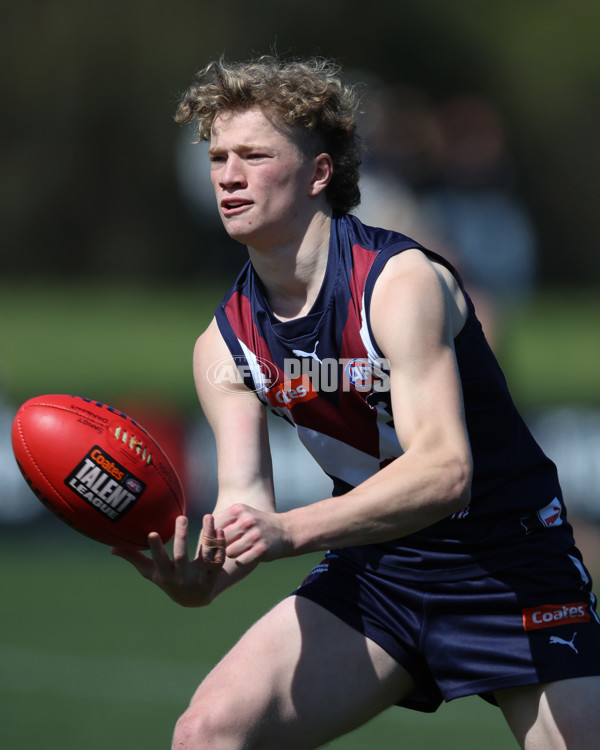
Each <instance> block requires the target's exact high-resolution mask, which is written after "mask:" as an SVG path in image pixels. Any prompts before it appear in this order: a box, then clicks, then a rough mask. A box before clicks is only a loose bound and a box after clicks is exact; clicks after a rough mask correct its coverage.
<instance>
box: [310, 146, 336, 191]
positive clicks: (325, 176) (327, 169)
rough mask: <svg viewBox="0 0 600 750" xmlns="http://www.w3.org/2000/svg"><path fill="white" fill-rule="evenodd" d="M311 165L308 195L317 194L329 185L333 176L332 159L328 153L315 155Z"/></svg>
mask: <svg viewBox="0 0 600 750" xmlns="http://www.w3.org/2000/svg"><path fill="white" fill-rule="evenodd" d="M313 166H314V169H313V175H312V179H311V182H310V195H319V193H321V192H323V190H325V188H326V187H327V185H329V182H330V181H331V178H332V177H333V160H332V158H331V156H329V154H325V153H323V154H319V155H318V156H315V158H314V160H313Z"/></svg>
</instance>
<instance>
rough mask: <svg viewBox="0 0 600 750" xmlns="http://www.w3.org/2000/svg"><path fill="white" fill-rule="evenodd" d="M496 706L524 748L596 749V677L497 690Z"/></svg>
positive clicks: (599, 689)
mask: <svg viewBox="0 0 600 750" xmlns="http://www.w3.org/2000/svg"><path fill="white" fill-rule="evenodd" d="M495 697H496V699H497V701H498V704H499V706H500V708H501V709H502V711H503V713H504V716H505V717H506V720H507V722H508V725H509V726H510V728H511V730H512V732H513V734H514V735H515V737H516V738H517V740H518V741H519V743H520V745H521V747H523V748H525V749H526V750H566V749H568V750H596V748H598V746H599V743H600V713H599V712H598V705H599V704H600V676H598V677H575V678H572V679H568V680H560V681H557V682H549V683H545V684H542V685H529V686H526V687H521V688H510V689H508V690H501V691H498V692H497V693H496V695H495Z"/></svg>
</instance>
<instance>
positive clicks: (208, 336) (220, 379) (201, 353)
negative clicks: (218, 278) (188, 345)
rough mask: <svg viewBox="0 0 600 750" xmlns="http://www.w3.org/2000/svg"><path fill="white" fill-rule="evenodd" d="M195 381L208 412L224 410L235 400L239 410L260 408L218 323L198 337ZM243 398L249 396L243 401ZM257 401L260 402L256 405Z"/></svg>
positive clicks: (194, 362)
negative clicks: (238, 368)
mask: <svg viewBox="0 0 600 750" xmlns="http://www.w3.org/2000/svg"><path fill="white" fill-rule="evenodd" d="M193 368H194V382H195V384H196V390H197V392H198V397H199V399H200V403H201V404H202V407H203V409H204V411H205V412H207V413H209V412H210V411H212V410H213V408H214V409H218V408H222V407H223V405H224V403H225V402H227V401H229V400H230V399H231V397H232V396H233V397H235V404H236V406H237V407H242V406H243V405H245V404H246V403H248V402H249V403H250V404H251V405H253V406H256V405H258V403H259V402H258V399H257V398H256V396H255V395H254V394H253V393H252V392H251V391H250V390H249V389H248V388H247V387H246V386H245V385H244V382H243V380H242V379H241V377H240V376H239V374H238V370H237V367H236V364H235V361H234V359H233V356H232V355H231V352H230V351H229V348H228V346H227V344H226V343H225V340H224V339H223V336H222V335H221V332H220V330H219V326H218V325H217V322H216V320H215V319H214V318H213V320H212V322H211V323H210V325H209V326H208V328H207V329H206V330H205V331H204V332H203V333H202V334H201V335H200V336H199V337H198V339H197V341H196V344H195V346H194V358H193ZM240 396H249V397H250V398H247V399H245V400H242V401H241V400H240ZM255 402H256V403H255Z"/></svg>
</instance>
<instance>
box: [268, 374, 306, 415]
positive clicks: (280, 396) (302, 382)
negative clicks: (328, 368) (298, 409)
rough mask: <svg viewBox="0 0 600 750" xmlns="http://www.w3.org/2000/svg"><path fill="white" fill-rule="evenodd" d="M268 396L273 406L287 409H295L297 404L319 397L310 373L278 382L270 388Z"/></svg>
mask: <svg viewBox="0 0 600 750" xmlns="http://www.w3.org/2000/svg"><path fill="white" fill-rule="evenodd" d="M265 395H266V397H267V398H268V400H269V403H270V404H271V406H274V407H276V408H281V407H282V406H284V407H286V408H287V409H293V408H294V406H296V404H301V403H303V402H305V401H310V400H311V399H313V398H316V397H317V395H318V394H317V391H316V390H315V389H314V388H313V385H312V383H311V381H310V378H309V377H308V375H306V374H303V375H300V376H299V377H297V378H293V379H292V380H286V381H285V382H283V383H277V385H275V386H274V387H273V388H269V390H268V391H267V392H266V394H265Z"/></svg>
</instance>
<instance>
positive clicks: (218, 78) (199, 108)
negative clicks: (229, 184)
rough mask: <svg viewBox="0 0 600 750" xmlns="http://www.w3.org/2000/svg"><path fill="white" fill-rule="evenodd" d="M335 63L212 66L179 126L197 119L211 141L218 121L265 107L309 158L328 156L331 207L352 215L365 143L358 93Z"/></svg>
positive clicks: (185, 100)
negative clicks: (359, 125) (225, 114)
mask: <svg viewBox="0 0 600 750" xmlns="http://www.w3.org/2000/svg"><path fill="white" fill-rule="evenodd" d="M339 73H340V69H339V67H338V66H337V65H336V64H335V63H333V62H332V61H330V60H327V59H323V58H309V59H307V60H303V61H292V62H284V61H281V60H280V59H279V58H277V57H275V56H270V55H265V56H262V57H259V58H257V59H256V60H251V61H249V62H244V63H227V62H225V61H224V60H223V58H221V59H220V60H216V61H213V62H211V63H209V65H207V66H206V67H205V68H204V69H203V70H201V71H200V72H199V73H198V74H197V76H196V80H197V82H196V83H194V84H193V85H192V86H190V87H189V89H188V90H187V91H186V92H185V94H184V95H183V97H182V98H181V101H180V102H179V105H178V107H177V111H176V114H175V120H176V122H178V123H179V124H186V123H189V122H191V121H192V120H194V119H196V120H197V121H198V135H199V137H200V140H203V141H208V140H210V131H211V127H212V124H213V121H214V119H215V118H216V117H217V116H218V115H220V114H222V113H223V112H228V111H245V110H248V109H251V108H253V107H261V108H264V109H265V110H267V111H269V112H271V113H272V114H274V115H276V116H277V117H279V118H280V119H281V121H282V122H284V123H285V124H286V125H287V126H289V127H290V128H293V129H294V131H295V132H296V133H297V134H298V135H299V138H298V141H297V143H298V146H299V148H300V150H301V151H302V153H303V154H304V156H305V157H311V156H316V155H317V154H319V153H321V152H323V151H324V152H326V153H328V154H329V155H330V156H331V159H332V161H333V177H332V179H331V181H330V182H329V184H328V186H327V188H326V191H325V195H326V198H327V201H328V203H329V205H330V206H331V207H332V208H333V209H334V210H335V211H338V212H340V213H348V212H349V211H350V210H351V209H353V208H354V207H355V206H357V205H358V204H359V203H360V190H359V187H358V180H359V171H358V168H359V165H360V163H361V158H362V150H363V149H362V142H361V140H360V138H359V136H358V133H357V123H356V117H357V110H358V97H357V94H356V90H355V89H354V88H352V87H350V86H347V85H345V84H343V83H342V81H341V79H340V75H339Z"/></svg>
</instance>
